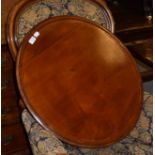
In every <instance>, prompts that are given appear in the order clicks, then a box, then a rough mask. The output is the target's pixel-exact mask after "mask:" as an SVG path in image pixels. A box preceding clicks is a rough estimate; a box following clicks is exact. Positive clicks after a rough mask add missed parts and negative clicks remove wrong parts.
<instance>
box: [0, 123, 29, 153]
mask: <svg viewBox="0 0 155 155" xmlns="http://www.w3.org/2000/svg"><path fill="white" fill-rule="evenodd" d="M23 134H24V130H23V128H21V125H20V124H14V125H12V126H10V127H3V128H2V139H1V140H2V153H3V154H4V155H5V154H7V155H9V154H10V155H12V154H21V152H22V154H21V155H30V152H29V150H28V149H27V146H26V145H27V142H26V141H25V139H24V138H22V137H21V135H23ZM23 151H24V152H23Z"/></svg>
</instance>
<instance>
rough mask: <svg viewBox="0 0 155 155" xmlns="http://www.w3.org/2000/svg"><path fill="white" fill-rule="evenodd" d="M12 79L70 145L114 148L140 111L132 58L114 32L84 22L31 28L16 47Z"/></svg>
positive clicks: (50, 23) (30, 105) (36, 111)
mask: <svg viewBox="0 0 155 155" xmlns="http://www.w3.org/2000/svg"><path fill="white" fill-rule="evenodd" d="M62 25H63V26H62ZM36 31H38V32H39V33H40V36H39V37H38V38H37V39H36V42H35V43H34V44H33V45H31V44H30V43H28V41H29V39H30V38H31V37H32V36H33V34H34V32H36ZM16 74H17V81H18V86H19V89H20V92H21V95H22V98H23V100H24V103H25V104H26V106H27V108H28V109H29V111H30V112H31V113H32V115H33V116H34V117H35V118H36V120H37V121H38V122H39V123H41V124H42V125H43V126H44V127H45V128H47V129H50V130H53V131H54V132H55V134H56V135H57V136H58V137H59V138H60V139H62V140H64V141H66V142H68V143H70V144H74V145H78V146H84V147H103V146H106V145H109V144H112V143H114V142H116V141H118V140H120V139H121V138H123V137H125V136H126V135H127V134H128V133H129V131H130V130H131V129H132V128H133V127H134V125H135V123H136V121H137V119H138V116H139V113H140V110H141V105H142V96H143V93H142V88H141V79H140V76H139V73H138V71H137V68H136V64H135V62H134V60H133V58H132V57H131V55H130V54H129V52H128V50H127V49H126V48H125V47H124V46H123V45H122V43H121V42H120V41H119V40H117V39H116V38H115V37H114V35H112V33H110V32H109V31H107V30H105V29H103V28H102V27H100V26H99V25H96V24H94V23H93V22H90V21H88V20H86V19H84V18H79V17H64V16H63V17H55V18H53V19H52V20H47V21H45V22H43V23H42V24H40V25H38V26H37V27H35V29H33V31H31V32H30V33H29V34H28V35H27V36H26V38H25V40H24V41H23V44H22V46H21V48H20V51H19V55H18V59H17V68H16ZM133 87H134V89H133Z"/></svg>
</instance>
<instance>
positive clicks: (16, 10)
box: [6, 0, 114, 61]
mask: <svg viewBox="0 0 155 155" xmlns="http://www.w3.org/2000/svg"><path fill="white" fill-rule="evenodd" d="M92 1H93V2H95V3H97V4H98V5H100V6H101V7H103V8H105V9H106V11H107V14H108V16H109V18H110V21H111V24H112V25H111V27H112V31H113V32H114V21H113V17H112V14H111V12H110V10H109V9H108V7H107V5H106V2H105V1H104V0H92ZM36 2H40V0H22V1H18V3H16V5H14V7H13V8H12V9H11V11H10V13H9V15H8V20H7V23H6V27H7V28H6V31H7V42H8V45H9V48H10V52H11V54H12V57H13V59H14V61H15V60H16V56H17V51H18V48H19V45H18V44H17V42H16V41H17V40H16V32H15V31H16V29H17V28H18V27H19V25H18V24H19V22H18V19H19V16H20V15H21V14H22V11H23V10H24V9H25V8H26V7H29V6H31V5H32V4H33V3H36Z"/></svg>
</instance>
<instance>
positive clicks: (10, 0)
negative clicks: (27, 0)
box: [1, 0, 19, 44]
mask: <svg viewBox="0 0 155 155" xmlns="http://www.w3.org/2000/svg"><path fill="white" fill-rule="evenodd" d="M17 1H19V0H2V1H1V4H2V7H1V8H2V10H1V44H6V43H7V41H6V35H5V34H6V33H5V31H6V21H7V16H8V14H9V11H10V9H11V8H12V7H13V6H14V5H15V3H16V2H17Z"/></svg>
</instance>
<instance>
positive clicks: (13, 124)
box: [1, 46, 32, 155]
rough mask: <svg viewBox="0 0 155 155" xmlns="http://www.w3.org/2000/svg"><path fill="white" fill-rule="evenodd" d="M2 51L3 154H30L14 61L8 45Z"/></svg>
mask: <svg viewBox="0 0 155 155" xmlns="http://www.w3.org/2000/svg"><path fill="white" fill-rule="evenodd" d="M1 49H2V51H1V58H2V59H1V72H2V78H1V82H2V85H1V125H2V128H1V131H2V135H1V142H2V143H1V147H2V152H1V153H2V154H3V155H15V154H16V155H17V154H19V155H28V154H29V155H30V154H32V153H31V152H30V148H29V144H28V139H27V136H26V133H25V132H24V129H23V127H22V123H21V116H20V114H21V110H20V108H19V107H18V105H17V104H18V100H19V99H18V95H17V90H16V89H15V88H16V85H15V84H16V81H15V79H14V74H13V73H14V72H13V67H14V66H13V62H12V59H11V55H10V53H9V51H8V48H7V46H2V48H1Z"/></svg>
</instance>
